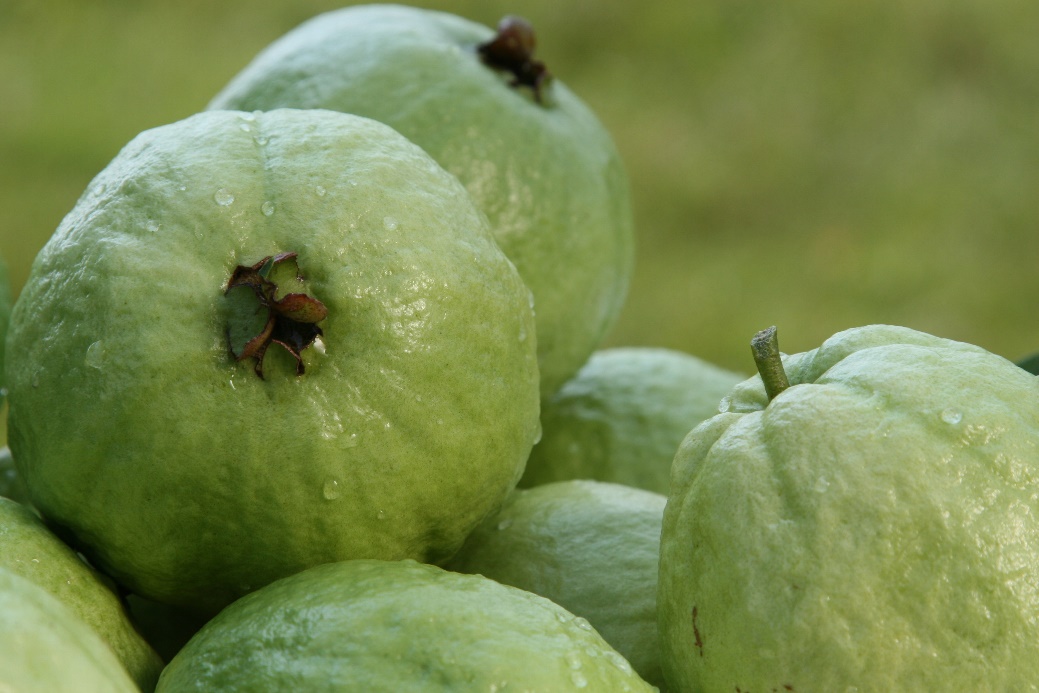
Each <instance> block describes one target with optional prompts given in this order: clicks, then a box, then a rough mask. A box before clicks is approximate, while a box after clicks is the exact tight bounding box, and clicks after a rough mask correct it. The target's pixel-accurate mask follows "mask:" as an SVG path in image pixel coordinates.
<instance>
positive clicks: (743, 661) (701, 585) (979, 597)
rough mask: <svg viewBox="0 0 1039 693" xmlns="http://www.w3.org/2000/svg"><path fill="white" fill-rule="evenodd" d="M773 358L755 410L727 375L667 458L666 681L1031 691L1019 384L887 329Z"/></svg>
mask: <svg viewBox="0 0 1039 693" xmlns="http://www.w3.org/2000/svg"><path fill="white" fill-rule="evenodd" d="M786 363H787V370H788V372H789V375H790V379H791V383H792V386H791V387H790V388H789V389H788V390H786V391H784V392H783V393H781V394H780V395H779V396H777V397H776V398H775V399H774V400H773V401H772V402H770V403H768V404H767V406H765V398H764V392H763V389H762V388H761V383H760V379H751V380H749V381H747V382H746V383H744V384H743V386H741V388H738V389H739V390H740V392H739V393H734V395H733V397H732V400H731V409H732V410H734V411H730V412H728V413H722V414H719V415H718V416H716V417H714V418H712V419H710V420H708V421H706V422H704V423H703V424H702V425H701V426H699V427H698V428H697V429H695V430H693V431H692V432H691V433H690V434H689V436H688V437H687V438H686V440H685V441H684V442H683V445H682V447H681V449H680V450H679V452H678V455H677V456H676V458H675V469H674V477H673V480H672V483H673V486H672V495H671V496H670V498H669V500H668V506H667V508H666V510H665V515H664V524H663V530H662V535H661V564H660V594H659V607H660V619H661V629H662V630H661V632H662V648H663V652H664V657H663V661H664V662H665V675H666V678H667V680H668V682H669V683H670V684H671V685H672V686H673V687H675V688H676V689H678V690H703V691H714V690H733V689H734V687H738V688H740V689H741V690H750V691H754V690H771V689H773V688H775V689H778V690H787V687H789V690H845V689H846V688H848V687H852V686H854V687H858V689H859V690H1035V688H1036V681H1037V680H1039V645H1037V644H1036V643H1039V619H1037V618H1036V616H1035V614H1036V613H1039V589H1037V587H1036V586H1037V585H1039V524H1037V523H1039V520H1037V518H1036V514H1035V512H1034V511H1035V508H1036V506H1037V502H1039V491H1037V490H1036V489H1037V488H1039V463H1037V461H1036V460H1037V459H1039V455H1037V453H1039V383H1037V381H1036V379H1035V377H1034V376H1031V375H1029V374H1027V373H1025V372H1024V371H1022V370H1021V369H1019V368H1017V367H1016V366H1014V365H1013V364H1012V363H1010V362H1009V361H1006V360H1005V359H1002V358H1001V357H998V356H995V355H993V354H990V353H987V352H985V351H984V350H983V349H980V348H978V347H975V346H972V345H967V344H962V343H958V342H952V341H949V340H944V339H939V338H937V337H932V336H930V335H926V334H922V333H918V332H913V331H911V330H907V329H905V328H895V327H889V326H872V327H865V328H858V329H855V330H850V331H846V332H843V333H840V334H838V335H835V336H834V337H833V338H831V339H830V340H828V341H827V342H826V343H824V344H823V345H822V347H820V348H819V349H817V350H814V351H811V352H806V353H805V354H801V355H797V356H793V357H790V358H788V359H787V361H786ZM737 412H738V413H737Z"/></svg>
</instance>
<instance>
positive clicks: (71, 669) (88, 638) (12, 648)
mask: <svg viewBox="0 0 1039 693" xmlns="http://www.w3.org/2000/svg"><path fill="white" fill-rule="evenodd" d="M0 613H2V614H3V615H4V616H3V618H0V690H3V691H13V692H14V691H16V692H17V693H55V692H56V691H76V693H139V690H140V689H138V688H137V686H136V685H135V684H134V682H133V681H132V680H130V676H129V675H128V674H127V673H126V670H125V669H123V665H122V664H120V662H119V660H118V659H116V656H115V655H114V654H113V653H112V650H110V649H109V648H108V646H107V645H106V644H105V643H104V641H102V640H101V637H100V636H99V635H98V634H97V633H95V632H94V631H93V630H92V629H91V628H90V626H88V625H87V624H85V623H83V622H82V621H80V620H79V619H78V618H77V617H76V615H75V614H73V613H72V611H71V610H69V608H68V607H67V606H65V605H64V604H62V603H61V602H60V601H58V599H56V598H55V597H54V596H53V595H51V594H50V593H48V592H47V591H46V590H44V589H43V588H41V587H37V586H36V585H34V584H33V583H32V582H30V581H29V580H27V579H25V578H23V577H21V576H20V575H18V574H16V573H14V572H11V571H9V570H7V569H6V568H2V567H0Z"/></svg>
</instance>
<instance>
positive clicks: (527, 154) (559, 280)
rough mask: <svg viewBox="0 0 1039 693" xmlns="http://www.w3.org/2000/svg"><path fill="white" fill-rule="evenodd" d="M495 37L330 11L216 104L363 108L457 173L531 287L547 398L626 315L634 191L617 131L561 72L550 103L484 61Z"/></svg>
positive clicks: (387, 11)
mask: <svg viewBox="0 0 1039 693" xmlns="http://www.w3.org/2000/svg"><path fill="white" fill-rule="evenodd" d="M493 34H494V32H493V31H492V30H491V29H490V28H488V27H486V26H483V25H481V24H477V23H475V22H471V21H468V20H466V19H463V18H461V17H457V16H454V15H451V14H447V13H444V12H435V11H429V10H424V9H418V8H413V7H403V6H399V5H361V6H355V7H348V8H343V9H340V10H334V11H331V12H326V13H324V14H321V15H318V16H316V17H314V18H312V19H310V20H309V21H307V22H305V23H303V24H301V25H300V26H299V27H297V28H296V29H294V30H292V31H290V32H289V33H287V34H285V35H284V36H283V37H281V38H279V39H278V40H277V41H275V42H274V43H273V44H271V45H270V46H268V47H267V48H266V49H265V50H264V51H262V52H261V53H260V54H259V55H257V56H256V58H255V59H254V60H253V61H252V62H251V63H250V64H249V65H248V66H246V67H245V68H244V69H243V70H242V71H241V72H240V73H239V74H238V75H236V76H235V77H234V78H233V79H232V80H231V81H230V82H229V83H228V85H227V86H226V87H225V88H224V89H223V90H222V91H221V92H220V93H219V94H218V95H217V96H216V97H215V98H214V99H213V100H212V102H211V103H210V105H209V107H210V108H236V109H241V110H246V111H251V110H253V109H263V110H267V109H270V108H277V107H292V108H331V109H334V110H339V111H344V112H347V113H357V114H359V115H363V116H367V117H370V118H374V119H376V120H378V121H380V122H384V123H387V124H388V125H390V126H392V127H394V128H395V129H397V130H399V131H400V132H401V133H403V134H404V135H405V136H406V137H408V138H409V139H410V140H412V141H413V142H415V143H417V144H418V145H420V146H421V147H422V148H423V149H425V150H426V151H427V152H429V153H430V154H431V155H432V156H433V158H434V159H436V160H437V161H438V162H439V163H440V164H441V165H442V166H443V167H444V168H446V169H447V170H448V171H450V172H451V173H453V174H454V175H456V176H457V177H458V178H459V180H461V181H462V183H463V184H464V185H465V186H466V188H467V189H468V190H469V192H470V193H471V194H472V196H473V198H474V200H475V201H476V203H477V206H478V207H479V208H480V209H481V210H482V211H483V212H484V213H485V214H486V215H487V217H488V218H489V219H490V222H491V228H492V230H493V232H494V234H495V238H496V240H497V241H498V243H499V244H500V245H501V247H502V249H503V250H504V251H505V254H506V255H508V256H509V258H510V259H511V260H512V261H513V262H514V263H515V264H516V266H517V268H518V269H519V272H520V275H521V276H522V277H523V278H524V280H525V281H526V283H527V285H528V286H529V287H530V289H531V291H532V293H533V295H534V300H535V304H536V305H535V307H536V312H537V329H538V356H539V361H540V370H541V382H542V385H541V389H542V394H543V396H544V397H548V396H549V395H551V394H552V393H553V392H555V391H556V390H557V389H558V388H559V387H560V386H561V385H562V384H563V382H564V381H565V380H566V379H567V378H569V377H570V376H571V375H573V373H575V372H576V371H577V369H578V368H580V366H581V365H582V364H583V363H584V362H585V361H586V360H587V358H588V357H589V355H590V354H591V353H592V351H593V350H594V349H595V348H597V347H598V345H599V343H600V342H601V340H602V338H603V337H604V336H605V334H606V332H607V331H608V330H609V329H610V327H612V325H613V324H614V322H615V319H616V317H617V315H618V314H619V312H620V308H621V306H622V304H623V301H624V298H625V296H626V294H627V289H628V284H629V280H630V276H631V272H632V268H633V256H634V230H633V217H632V210H631V199H630V198H631V193H630V190H629V185H628V180H627V176H626V174H625V172H624V169H623V165H622V162H621V160H620V155H619V154H618V152H617V150H616V147H615V145H614V143H613V141H612V139H611V138H610V136H609V133H607V132H606V130H605V128H604V127H603V126H602V124H601V123H600V122H599V120H598V119H597V118H596V117H595V115H594V114H593V113H592V112H591V111H590V110H589V109H588V107H587V106H586V105H585V104H584V103H583V102H582V101H581V100H580V99H579V98H577V97H576V96H575V95H574V94H573V93H572V92H571V91H570V90H569V89H568V88H567V87H566V85H565V84H564V83H563V81H562V80H561V79H559V78H558V76H556V78H555V79H554V80H553V81H552V82H551V84H550V85H549V86H548V87H547V88H546V90H545V94H546V100H547V104H546V105H541V104H538V103H535V102H534V100H533V98H532V95H531V92H530V90H528V89H513V88H510V87H509V86H507V83H508V81H509V79H510V77H509V76H508V75H506V74H504V73H501V72H498V71H495V70H491V69H488V68H487V67H486V66H485V65H484V64H483V63H482V62H481V60H480V59H479V57H478V56H477V55H476V52H475V48H476V46H477V45H478V44H479V43H481V42H483V41H486V40H487V39H488V38H490V37H491V36H493ZM549 69H550V70H551V66H549Z"/></svg>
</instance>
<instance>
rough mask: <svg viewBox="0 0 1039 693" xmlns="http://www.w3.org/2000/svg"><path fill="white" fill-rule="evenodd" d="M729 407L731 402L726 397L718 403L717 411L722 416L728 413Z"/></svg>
mask: <svg viewBox="0 0 1039 693" xmlns="http://www.w3.org/2000/svg"><path fill="white" fill-rule="evenodd" d="M730 407H732V400H731V399H729V397H728V395H726V396H725V397H722V400H721V401H720V402H718V411H719V412H720V413H722V414H724V413H725V412H727V411H729V408H730Z"/></svg>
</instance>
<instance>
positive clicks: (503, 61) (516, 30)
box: [476, 15, 552, 103]
mask: <svg viewBox="0 0 1039 693" xmlns="http://www.w3.org/2000/svg"><path fill="white" fill-rule="evenodd" d="M536 45H537V37H536V36H535V35H534V27H533V26H531V25H530V22H528V21H527V20H525V19H523V18H522V17H516V16H513V15H509V16H506V17H503V18H502V20H501V21H500V22H498V33H497V34H496V35H495V36H494V38H492V39H491V40H489V41H486V42H484V43H481V44H480V45H478V46H477V47H476V51H477V52H478V53H479V54H480V57H481V58H482V59H483V62H484V63H485V64H487V65H488V66H490V67H493V68H494V69H497V70H505V71H507V72H511V73H512V81H511V82H510V85H511V86H513V87H520V86H524V87H530V89H531V90H532V91H533V92H534V100H535V101H537V102H538V103H544V101H543V99H542V89H543V88H544V87H545V86H546V85H547V84H548V81H549V80H550V79H551V78H552V75H551V74H550V73H549V71H548V68H546V67H545V64H544V63H543V62H541V61H540V60H535V59H534V48H535V46H536Z"/></svg>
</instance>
